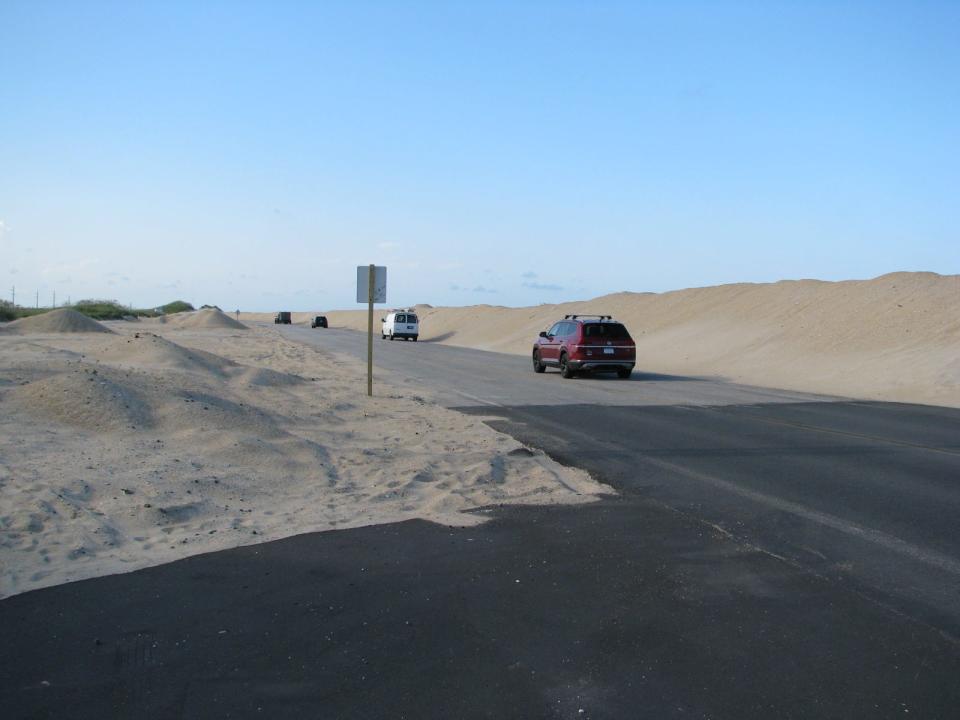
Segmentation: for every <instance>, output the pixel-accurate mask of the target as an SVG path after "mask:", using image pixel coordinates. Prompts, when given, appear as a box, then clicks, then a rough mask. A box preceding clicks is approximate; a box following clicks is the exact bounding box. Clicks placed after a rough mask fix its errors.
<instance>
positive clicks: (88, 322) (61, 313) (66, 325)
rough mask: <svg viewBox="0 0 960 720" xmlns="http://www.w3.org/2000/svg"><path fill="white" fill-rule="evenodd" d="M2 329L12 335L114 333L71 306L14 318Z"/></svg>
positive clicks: (1, 329)
mask: <svg viewBox="0 0 960 720" xmlns="http://www.w3.org/2000/svg"><path fill="white" fill-rule="evenodd" d="M0 331H2V332H5V333H10V334H12V335H33V334H37V335H40V334H43V333H112V332H113V331H112V330H111V329H110V328H108V327H106V326H104V325H101V324H100V323H98V322H97V321H96V320H92V319H90V318H88V317H87V316H86V315H82V314H81V313H78V312H77V311H76V310H71V309H70V308H60V309H59V310H51V311H50V312H47V313H43V314H42V315H34V316H32V317H27V318H21V319H19V320H14V321H13V322H12V323H9V324H8V325H6V326H5V327H3V328H0Z"/></svg>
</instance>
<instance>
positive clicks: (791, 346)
mask: <svg viewBox="0 0 960 720" xmlns="http://www.w3.org/2000/svg"><path fill="white" fill-rule="evenodd" d="M417 308H418V312H419V314H420V317H421V321H422V325H421V330H420V332H421V335H420V340H421V342H423V341H426V342H441V343H446V344H451V345H459V346H465V347H475V348H480V349H484V350H495V351H499V352H508V353H516V354H522V355H526V354H527V353H529V352H530V349H531V345H532V341H533V339H534V338H535V337H536V335H537V333H538V332H539V331H540V330H544V329H546V328H547V327H549V326H550V325H551V324H552V323H553V322H554V321H555V320H557V319H559V318H562V317H563V315H564V314H566V313H574V312H581V313H586V312H593V313H609V314H613V315H614V316H616V317H617V318H618V319H620V320H622V321H623V322H624V323H626V325H627V327H628V328H629V329H630V332H631V333H632V334H633V336H634V338H635V339H636V341H637V358H638V369H639V370H641V371H647V372H656V373H667V374H681V375H701V376H719V377H723V378H727V379H730V380H733V381H736V382H742V383H747V384H754V385H762V386H768V387H779V388H786V389H791V390H800V391H806V392H821V393H827V394H833V395H841V396H846V397H857V398H865V399H877V400H893V401H903V402H919V403H929V404H939V405H949V406H955V407H956V406H960V276H958V275H937V274H935V273H892V274H889V275H883V276H881V277H878V278H875V279H873V280H850V281H844V282H822V281H818V280H797V281H782V282H778V283H770V284H747V283H741V284H735V285H719V286H715V287H705V288H693V289H689V290H679V291H676V292H668V293H660V294H654V293H627V292H624V293H616V294H613V295H606V296H604V297H599V298H595V299H593V300H588V301H583V302H571V303H564V304H560V305H539V306H536V307H526V308H506V307H496V306H490V305H477V306H471V307H464V308H431V307H429V306H424V305H421V306H417ZM323 314H325V315H327V317H328V318H329V319H330V323H331V326H332V327H347V328H352V329H356V330H365V329H366V313H365V311H363V310H355V311H327V312H324V313H323ZM385 314H386V313H385V311H380V312H379V313H378V316H377V322H378V323H379V318H380V317H382V316H383V315H385ZM299 315H300V314H299V313H298V314H297V315H296V316H295V318H299ZM303 315H304V316H305V317H309V315H310V313H303ZM251 319H253V318H251Z"/></svg>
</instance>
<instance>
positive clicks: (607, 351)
mask: <svg viewBox="0 0 960 720" xmlns="http://www.w3.org/2000/svg"><path fill="white" fill-rule="evenodd" d="M603 354H604V355H613V348H604V349H603Z"/></svg>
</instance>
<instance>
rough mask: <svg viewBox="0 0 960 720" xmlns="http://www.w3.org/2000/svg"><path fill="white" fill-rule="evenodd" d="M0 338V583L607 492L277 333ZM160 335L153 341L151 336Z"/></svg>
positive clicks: (48, 580) (448, 520)
mask: <svg viewBox="0 0 960 720" xmlns="http://www.w3.org/2000/svg"><path fill="white" fill-rule="evenodd" d="M112 326H113V327H114V328H115V329H116V330H117V332H118V334H117V335H100V334H89V335H81V334H74V335H68V334H60V335H57V334H46V335H36V336H29V337H24V336H5V337H3V338H0V406H2V407H3V409H4V412H3V413H2V414H0V508H2V509H0V596H6V595H11V594H15V593H18V592H23V591H26V590H30V589H33V588H38V587H44V586H46V585H52V584H57V583H61V582H66V581H70V580H77V579H81V578H85V577H93V576H98V575H103V574H109V573H114V572H122V571H125V570H132V569H136V568H139V567H145V566H148V565H155V564H158V563H162V562H167V561H170V560H174V559H177V558H180V557H184V556H186V555H191V554H195V553H199V552H208V551H212V550H217V549H223V548H228V547H234V546H237V545H241V544H249V543H255V542H261V541H265V540H270V539H275V538H280V537H285V536H288V535H293V534H296V533H300V532H312V531H318V530H331V529H336V528H341V527H354V526H358V525H366V524H372V523H382V522H394V521H397V520H403V519H409V518H425V519H428V520H432V521H435V522H440V523H444V524H448V525H470V524H475V523H478V522H482V521H483V518H484V516H483V514H482V513H476V512H470V511H471V509H472V508H480V507H484V506H488V505H494V504H500V503H557V502H572V503H579V502H589V501H591V500H593V499H595V498H596V497H597V496H598V494H599V493H603V492H612V490H610V489H609V488H606V487H605V486H602V485H600V484H598V483H595V482H594V481H593V480H591V479H590V477H589V476H588V475H586V474H585V473H583V472H582V471H579V470H575V469H572V468H565V467H563V466H560V465H559V464H557V463H555V462H553V461H552V460H550V459H549V458H547V457H546V456H544V455H543V454H542V453H539V452H536V451H529V450H527V449H525V448H523V447H522V446H521V445H520V444H519V443H517V442H516V441H514V440H513V439H512V438H509V437H508V436H506V435H501V434H499V433H496V432H495V431H493V430H492V429H490V428H489V427H487V426H486V425H484V424H483V422H482V421H481V419H479V418H475V417H469V416H466V415H462V414H460V413H456V412H454V411H450V410H446V409H443V408H441V407H439V406H437V405H434V404H432V403H431V402H430V399H429V397H427V396H424V394H423V391H422V389H421V388H416V389H415V390H416V391H415V392H414V391H413V390H412V389H408V388H405V387H403V385H402V381H400V380H398V379H395V378H392V377H391V376H389V375H386V374H384V373H378V377H377V387H378V388H381V391H380V393H379V394H378V396H377V397H374V398H367V397H366V395H365V393H364V391H365V377H364V374H363V372H362V371H361V369H358V368H357V367H356V364H355V363H354V362H353V361H352V360H351V359H349V358H340V357H338V356H335V355H332V354H329V353H326V352H322V351H319V350H315V349H312V348H307V347H304V346H302V345H298V344H295V343H290V342H287V341H285V340H284V339H283V338H282V337H280V336H279V334H278V333H277V332H276V330H275V329H273V328H269V329H249V330H247V329H244V330H238V329H216V328H215V329H200V330H191V329H183V328H179V329H176V330H171V329H169V328H167V327H166V326H164V325H162V324H159V323H157V324H155V325H153V326H152V327H151V328H150V331H149V332H144V327H145V325H144V324H137V325H132V326H129V325H125V324H124V323H122V322H118V323H114V324H112ZM167 332H170V333H171V334H170V336H168V337H165V336H164V333H167Z"/></svg>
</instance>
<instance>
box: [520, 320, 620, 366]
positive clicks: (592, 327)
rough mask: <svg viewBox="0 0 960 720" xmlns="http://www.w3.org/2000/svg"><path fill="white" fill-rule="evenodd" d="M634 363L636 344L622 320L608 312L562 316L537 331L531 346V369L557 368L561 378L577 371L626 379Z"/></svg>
mask: <svg viewBox="0 0 960 720" xmlns="http://www.w3.org/2000/svg"><path fill="white" fill-rule="evenodd" d="M636 362H637V346H636V345H635V344H634V342H633V338H631V337H630V333H628V332H627V329H626V328H625V327H624V326H623V324H622V323H619V322H617V321H615V320H614V319H613V318H612V317H611V316H610V315H564V317H563V320H561V321H560V322H558V323H554V325H553V327H551V328H550V329H549V330H547V331H545V332H542V333H540V337H538V338H537V342H536V343H535V344H534V346H533V370H534V372H538V373H542V372H543V371H544V370H546V369H547V366H553V367H557V368H559V369H560V374H561V375H562V376H563V377H565V378H572V377H573V376H574V375H576V374H577V373H578V372H580V371H584V372H616V373H617V377H621V378H628V377H630V373H631V372H633V366H634V365H635V364H636Z"/></svg>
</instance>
